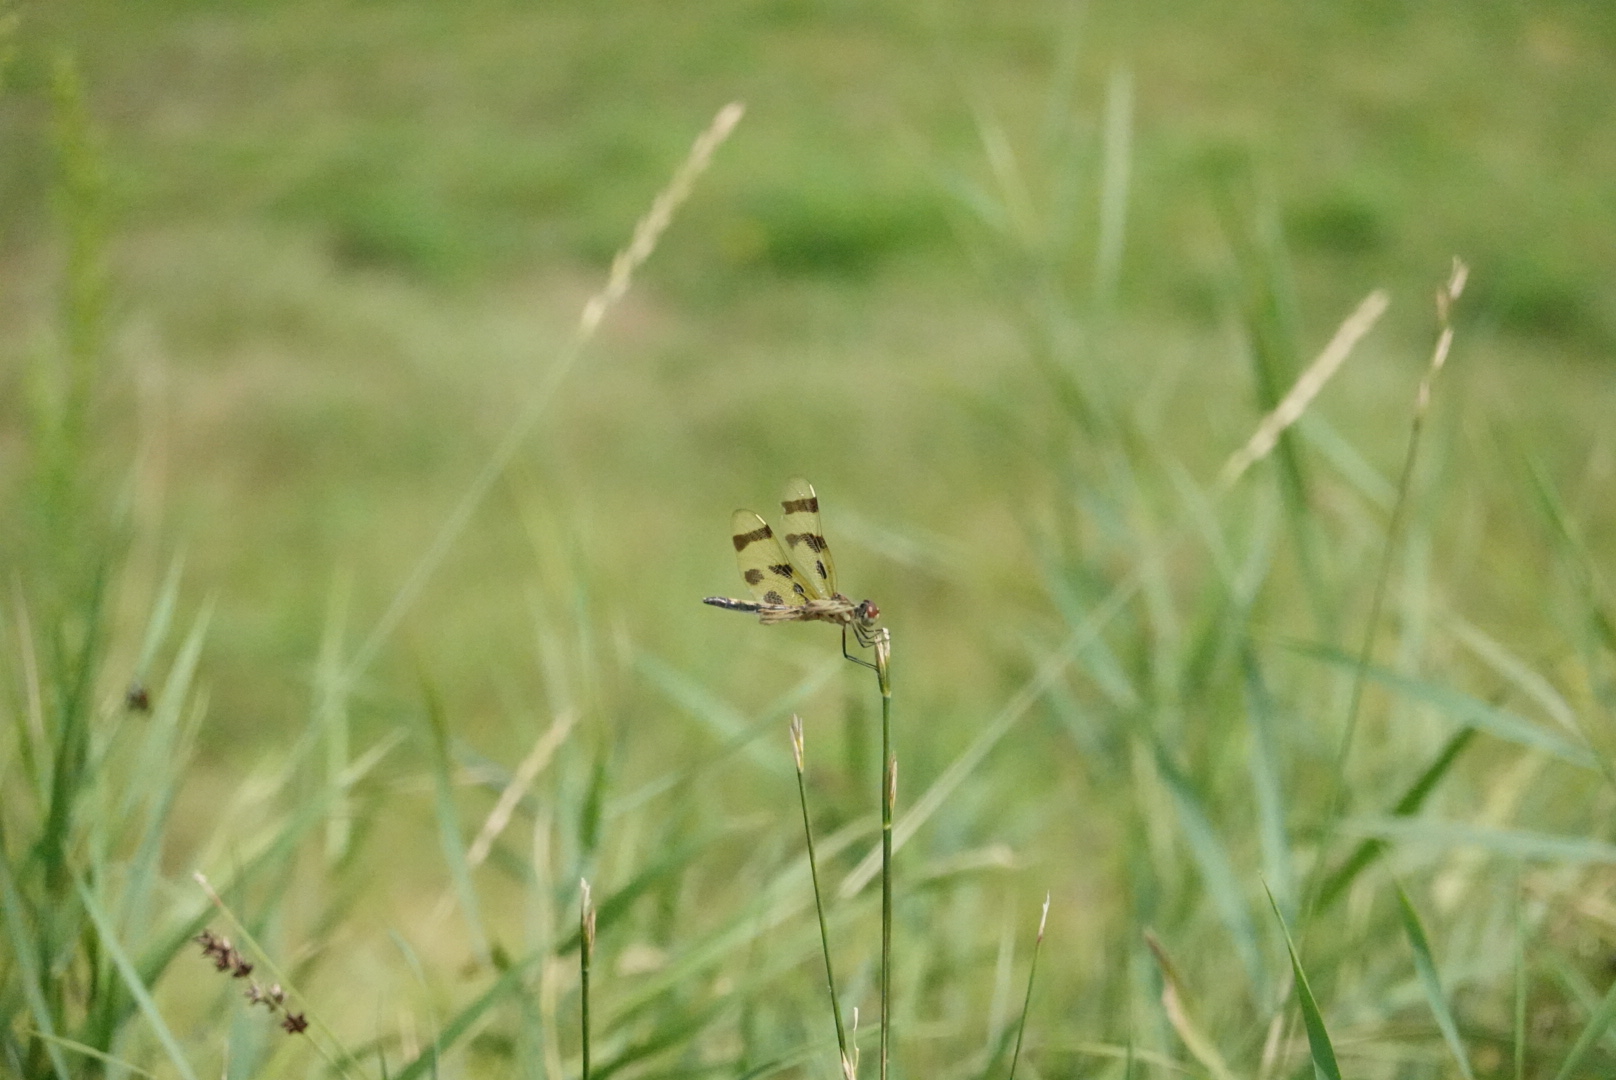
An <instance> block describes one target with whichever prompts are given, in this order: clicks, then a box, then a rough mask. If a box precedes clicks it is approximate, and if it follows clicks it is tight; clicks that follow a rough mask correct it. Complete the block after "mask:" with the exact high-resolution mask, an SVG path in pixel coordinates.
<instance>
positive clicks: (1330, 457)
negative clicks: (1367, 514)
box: [1296, 412, 1397, 514]
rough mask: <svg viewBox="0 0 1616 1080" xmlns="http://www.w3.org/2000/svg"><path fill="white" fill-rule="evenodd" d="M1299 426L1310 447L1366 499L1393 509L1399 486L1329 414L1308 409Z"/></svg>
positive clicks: (1384, 510)
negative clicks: (1350, 438)
mask: <svg viewBox="0 0 1616 1080" xmlns="http://www.w3.org/2000/svg"><path fill="white" fill-rule="evenodd" d="M1296 430H1297V431H1298V432H1300V433H1301V436H1302V438H1304V439H1306V440H1307V445H1308V447H1309V448H1311V449H1312V450H1313V452H1314V453H1316V454H1317V455H1318V456H1319V457H1321V458H1323V459H1324V461H1325V463H1326V464H1328V465H1329V466H1330V467H1331V468H1332V469H1334V470H1335V472H1336V475H1337V476H1339V477H1341V478H1342V479H1343V480H1345V481H1346V482H1347V483H1348V484H1349V485H1351V487H1352V488H1353V489H1354V490H1356V491H1357V492H1358V494H1359V495H1360V496H1361V497H1362V498H1363V500H1364V501H1365V502H1367V503H1368V504H1369V505H1370V506H1373V507H1374V508H1375V509H1377V510H1379V511H1380V512H1381V513H1385V514H1389V513H1391V509H1392V506H1393V505H1394V504H1395V503H1396V502H1397V489H1396V488H1395V487H1393V486H1392V482H1391V481H1390V480H1388V479H1386V477H1384V476H1383V475H1381V472H1380V470H1379V469H1377V468H1376V467H1375V466H1373V465H1371V464H1370V463H1369V460H1368V459H1367V458H1365V457H1364V456H1363V455H1362V454H1361V453H1359V452H1358V448H1357V447H1356V446H1353V445H1352V443H1350V442H1348V441H1347V438H1346V436H1344V435H1342V434H1341V433H1340V432H1339V431H1337V430H1336V429H1335V425H1333V424H1331V423H1330V421H1329V420H1328V419H1327V418H1325V417H1324V416H1323V415H1321V414H1319V413H1317V412H1311V413H1308V414H1307V415H1306V416H1305V417H1303V418H1302V421H1301V422H1300V423H1299V424H1297V425H1296Z"/></svg>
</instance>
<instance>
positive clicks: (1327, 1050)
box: [1268, 892, 1341, 1080]
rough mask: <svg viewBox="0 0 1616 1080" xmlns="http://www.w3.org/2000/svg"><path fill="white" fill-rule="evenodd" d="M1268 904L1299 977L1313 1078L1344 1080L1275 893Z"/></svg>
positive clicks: (1298, 990) (1292, 966)
mask: <svg viewBox="0 0 1616 1080" xmlns="http://www.w3.org/2000/svg"><path fill="white" fill-rule="evenodd" d="M1268 903H1269V906H1271V907H1272V908H1273V909H1274V918H1275V919H1278V920H1279V930H1280V933H1282V934H1284V935H1285V949H1286V951H1287V952H1289V953H1290V957H1291V972H1292V974H1293V975H1295V977H1296V1000H1297V1003H1298V1004H1299V1005H1301V1007H1302V1023H1303V1024H1304V1025H1306V1027H1307V1045H1308V1050H1309V1052H1310V1053H1311V1054H1312V1055H1313V1075H1314V1077H1315V1078H1316V1080H1341V1066H1340V1065H1338V1064H1336V1060H1335V1046H1334V1044H1332V1043H1331V1042H1330V1032H1329V1030H1328V1029H1327V1028H1325V1026H1324V1017H1323V1016H1322V1015H1320V1013H1319V1003H1318V1002H1317V1001H1316V1000H1314V997H1313V987H1312V986H1310V985H1309V984H1308V981H1307V972H1306V971H1304V970H1302V958H1301V957H1299V956H1297V955H1296V943H1295V942H1294V941H1292V940H1291V930H1290V927H1288V926H1286V925H1285V916H1284V915H1282V914H1280V911H1279V905H1278V904H1277V903H1275V902H1274V894H1273V893H1271V892H1270V893H1269V894H1268Z"/></svg>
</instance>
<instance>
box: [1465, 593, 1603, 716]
mask: <svg viewBox="0 0 1616 1080" xmlns="http://www.w3.org/2000/svg"><path fill="white" fill-rule="evenodd" d="M1447 628H1448V632H1449V633H1451V634H1452V635H1453V637H1454V640H1455V641H1457V642H1458V643H1459V644H1460V645H1463V646H1464V647H1465V648H1466V649H1468V650H1469V651H1470V654H1471V655H1472V656H1474V657H1475V658H1476V659H1478V660H1480V661H1481V662H1482V663H1484V664H1486V665H1487V666H1488V667H1489V668H1491V669H1492V670H1493V671H1495V672H1497V673H1498V674H1499V675H1500V676H1502V677H1503V678H1504V679H1505V680H1507V681H1508V682H1509V683H1511V684H1512V685H1514V687H1515V688H1516V689H1517V690H1519V691H1520V692H1521V693H1523V694H1525V695H1526V696H1527V697H1528V698H1530V699H1531V700H1532V701H1533V702H1535V703H1536V704H1537V707H1538V708H1540V709H1542V710H1543V712H1544V713H1545V714H1546V715H1547V716H1548V717H1549V719H1551V720H1553V721H1554V722H1555V723H1557V724H1559V725H1560V726H1561V727H1562V728H1564V729H1565V730H1566V731H1568V732H1570V733H1572V734H1573V735H1577V736H1582V735H1583V731H1582V725H1581V724H1579V723H1578V722H1577V714H1576V710H1574V709H1573V708H1572V707H1571V705H1570V703H1569V702H1567V701H1566V699H1565V698H1564V697H1562V696H1561V695H1560V692H1559V691H1558V690H1556V689H1555V688H1554V684H1553V683H1551V682H1549V680H1548V679H1546V678H1544V677H1543V676H1542V675H1540V674H1538V672H1536V671H1534V670H1532V668H1531V667H1530V666H1528V665H1527V663H1526V661H1524V660H1522V659H1521V658H1520V657H1519V656H1516V655H1515V654H1514V653H1512V652H1510V651H1509V650H1508V649H1507V648H1505V647H1504V646H1503V645H1502V644H1501V643H1500V642H1498V641H1495V640H1494V639H1492V638H1491V637H1488V636H1487V635H1486V634H1484V633H1482V632H1481V630H1480V629H1479V628H1477V627H1476V626H1474V625H1472V624H1471V623H1468V622H1466V621H1465V620H1464V619H1462V618H1460V617H1459V616H1457V615H1450V616H1449V617H1448V619H1447Z"/></svg>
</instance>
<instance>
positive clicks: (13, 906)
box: [0, 822, 73, 1080]
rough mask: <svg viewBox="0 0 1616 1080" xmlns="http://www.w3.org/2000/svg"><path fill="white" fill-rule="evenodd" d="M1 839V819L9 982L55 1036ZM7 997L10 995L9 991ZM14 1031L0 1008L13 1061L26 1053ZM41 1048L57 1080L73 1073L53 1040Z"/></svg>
mask: <svg viewBox="0 0 1616 1080" xmlns="http://www.w3.org/2000/svg"><path fill="white" fill-rule="evenodd" d="M4 840H5V833H4V827H3V822H0V916H3V918H4V922H5V938H6V940H7V941H9V942H10V944H11V961H10V963H9V965H8V966H9V967H10V969H11V972H12V978H11V980H9V981H11V982H12V984H13V985H15V984H16V983H18V982H20V983H21V984H22V997H23V1000H24V1001H25V1002H26V1003H27V1006H28V1012H29V1015H30V1016H31V1017H32V1019H33V1026H34V1027H35V1028H36V1029H38V1030H39V1031H40V1032H41V1033H42V1034H44V1035H46V1036H51V1037H53V1038H54V1037H55V1035H56V1017H55V1016H53V1015H52V1012H51V1007H50V1003H49V1001H48V1000H47V998H46V995H45V986H44V983H43V982H42V981H41V974H42V973H41V970H40V965H39V948H40V945H41V944H42V943H41V942H39V941H36V940H34V939H33V938H31V937H30V936H29V933H28V923H29V921H30V920H29V918H28V912H27V906H26V904H25V903H24V901H23V898H22V894H21V893H20V892H19V891H18V888H17V879H16V877H15V876H14V875H13V873H12V863H11V857H10V855H9V854H8V853H7V851H6V848H5V843H4ZM7 996H8V997H9V994H8V995H7ZM14 1033H15V1028H14V1026H13V1020H12V1015H11V1012H10V1010H9V1009H7V1010H5V1011H0V1047H9V1048H11V1049H13V1050H14V1053H10V1054H7V1055H6V1056H7V1058H8V1059H9V1060H13V1061H15V1060H20V1059H22V1058H24V1057H25V1056H27V1055H26V1054H25V1052H24V1045H25V1044H23V1045H19V1044H18V1043H16V1042H14V1041H13V1039H14ZM44 1050H45V1055H46V1056H47V1057H48V1058H49V1059H50V1065H51V1069H52V1070H53V1071H54V1072H55V1073H56V1076H57V1080H70V1077H71V1076H72V1075H73V1074H72V1072H71V1071H70V1070H69V1069H68V1067H67V1062H66V1061H65V1060H64V1059H63V1058H62V1053H61V1051H60V1050H59V1049H58V1048H57V1045H56V1043H55V1042H53V1041H49V1040H46V1041H45V1043H44Z"/></svg>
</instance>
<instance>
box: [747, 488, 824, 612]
mask: <svg viewBox="0 0 1616 1080" xmlns="http://www.w3.org/2000/svg"><path fill="white" fill-rule="evenodd" d="M730 524H731V526H732V527H733V529H732V531H733V532H734V533H735V561H736V562H737V563H739V564H740V567H741V577H742V578H743V579H744V580H745V581H746V587H747V588H748V589H751V590H752V599H754V600H756V601H757V602H758V603H760V604H784V605H787V606H790V607H800V606H801V605H803V604H806V603H807V602H808V598H809V597H810V596H814V595H815V593H814V592H813V590H812V589H811V587H810V586H809V584H808V582H807V581H806V580H805V579H804V578H803V576H802V574H801V573H799V572H798V570H797V568H796V567H794V566H792V565H791V560H790V559H789V558H787V557H786V553H785V549H784V548H782V547H781V546H780V541H779V540H776V539H775V537H774V530H773V529H771V528H769V523H768V522H767V521H764V520H763V519H762V518H760V517H758V516H757V515H756V514H754V513H753V512H752V511H750V510H737V511H735V516H734V517H733V518H731V519H730Z"/></svg>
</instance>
